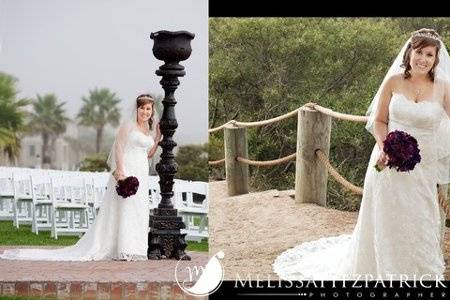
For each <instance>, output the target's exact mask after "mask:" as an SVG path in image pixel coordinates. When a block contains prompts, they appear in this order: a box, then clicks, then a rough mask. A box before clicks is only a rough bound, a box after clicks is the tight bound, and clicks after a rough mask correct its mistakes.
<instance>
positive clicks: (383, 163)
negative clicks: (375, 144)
mask: <svg viewBox="0 0 450 300" xmlns="http://www.w3.org/2000/svg"><path fill="white" fill-rule="evenodd" d="M388 161H389V156H388V155H387V154H386V153H385V152H384V151H381V152H380V156H379V157H378V161H377V164H378V165H379V166H383V167H385V166H387V164H388Z"/></svg>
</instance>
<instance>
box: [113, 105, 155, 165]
mask: <svg viewBox="0 0 450 300" xmlns="http://www.w3.org/2000/svg"><path fill="white" fill-rule="evenodd" d="M153 102H154V104H153V110H154V112H153V124H152V128H150V135H151V136H152V137H153V139H155V138H156V134H157V133H156V126H157V125H158V123H159V120H160V119H159V113H158V111H157V107H158V105H156V100H153ZM124 111H125V114H124V118H123V120H122V123H121V124H120V126H119V128H118V129H117V133H116V137H115V140H114V142H113V144H112V146H111V151H110V152H109V155H108V159H107V161H106V163H107V164H108V166H109V168H110V172H111V173H112V172H114V171H115V170H116V169H117V168H119V169H121V170H124V168H123V153H124V149H125V147H126V143H127V141H128V136H129V134H130V132H131V131H132V130H139V129H138V127H137V106H136V101H130V104H129V107H128V108H126V109H125V110H124ZM153 159H154V158H153Z"/></svg>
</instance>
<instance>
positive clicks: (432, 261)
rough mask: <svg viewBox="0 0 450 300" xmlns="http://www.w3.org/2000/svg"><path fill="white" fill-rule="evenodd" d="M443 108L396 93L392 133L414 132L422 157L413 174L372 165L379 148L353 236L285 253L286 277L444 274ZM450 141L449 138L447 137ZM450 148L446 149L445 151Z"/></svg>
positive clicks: (281, 266)
mask: <svg viewBox="0 0 450 300" xmlns="http://www.w3.org/2000/svg"><path fill="white" fill-rule="evenodd" d="M444 113H445V111H444V109H443V107H442V104H440V103H439V102H438V101H422V102H418V103H415V102H414V101H412V100H409V99H407V98H406V97H405V96H404V95H403V94H399V93H394V94H393V95H392V98H391V101H390V105H389V124H388V130H389V131H393V130H396V129H398V130H402V131H405V132H408V133H409V134H411V135H412V136H414V137H415V138H416V139H417V141H418V143H419V148H420V155H421V157H422V159H421V162H420V163H419V164H417V165H416V166H415V168H414V170H413V171H411V172H397V171H396V170H395V169H389V168H385V169H384V170H382V171H381V172H377V171H376V170H375V168H374V167H373V166H374V165H375V164H376V161H377V159H378V157H379V150H378V146H377V145H375V147H374V149H373V151H372V154H371V157H370V162H369V165H368V169H367V173H366V176H365V180H364V192H363V197H362V202H361V207H360V211H359V216H358V221H357V224H356V227H355V229H354V231H353V234H344V235H340V236H337V237H329V238H322V239H319V240H316V241H311V242H307V243H303V244H301V245H299V246H296V247H295V248H292V249H289V250H287V251H285V252H283V253H282V254H281V255H279V256H278V257H277V258H276V260H275V262H274V263H273V269H274V271H275V273H277V274H278V275H279V276H280V277H281V278H283V279H289V280H307V279H315V280H331V279H358V278H360V279H364V278H365V277H366V276H368V279H371V278H373V279H385V280H389V279H391V278H392V279H394V280H395V279H399V278H400V276H401V275H403V276H408V279H410V280H412V279H413V278H414V275H416V277H417V279H419V278H420V276H427V277H424V279H425V280H426V279H428V280H430V279H435V277H436V276H438V277H439V278H442V276H443V272H444V260H443V254H442V250H441V246H440V239H441V235H440V232H441V231H440V225H441V224H440V223H441V218H440V212H439V204H438V202H437V188H436V184H437V182H438V178H437V177H438V170H439V167H438V160H439V157H443V156H445V155H448V153H447V154H443V153H440V152H442V151H443V148H442V147H441V146H438V144H439V145H440V144H441V142H442V141H439V143H438V141H437V140H436V139H437V138H438V135H437V134H436V128H437V126H438V124H437V122H439V120H442V115H441V114H444ZM447 139H448V140H450V137H449V136H447ZM447 149H448V148H447Z"/></svg>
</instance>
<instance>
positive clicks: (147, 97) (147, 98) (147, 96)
mask: <svg viewBox="0 0 450 300" xmlns="http://www.w3.org/2000/svg"><path fill="white" fill-rule="evenodd" d="M137 99H142V100H150V101H153V102H155V99H153V98H152V97H151V96H150V95H141V96H138V97H137Z"/></svg>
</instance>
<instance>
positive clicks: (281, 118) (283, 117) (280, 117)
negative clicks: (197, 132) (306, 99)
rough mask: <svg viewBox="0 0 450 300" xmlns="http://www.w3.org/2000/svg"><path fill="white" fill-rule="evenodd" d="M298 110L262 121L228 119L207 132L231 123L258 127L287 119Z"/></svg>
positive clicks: (217, 129)
mask: <svg viewBox="0 0 450 300" xmlns="http://www.w3.org/2000/svg"><path fill="white" fill-rule="evenodd" d="M298 110H299V108H297V109H295V110H293V111H291V112H288V113H287V114H284V115H281V116H278V117H275V118H272V119H267V120H264V121H255V122H239V121H236V120H230V121H228V122H227V123H225V124H223V125H221V126H219V127H215V128H211V129H208V132H209V133H213V132H216V131H219V130H221V129H223V128H225V127H226V126H227V125H230V124H232V125H234V126H240V127H258V126H263V125H268V124H272V123H275V122H279V121H282V120H284V119H288V118H290V117H292V116H295V115H297V112H298Z"/></svg>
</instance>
